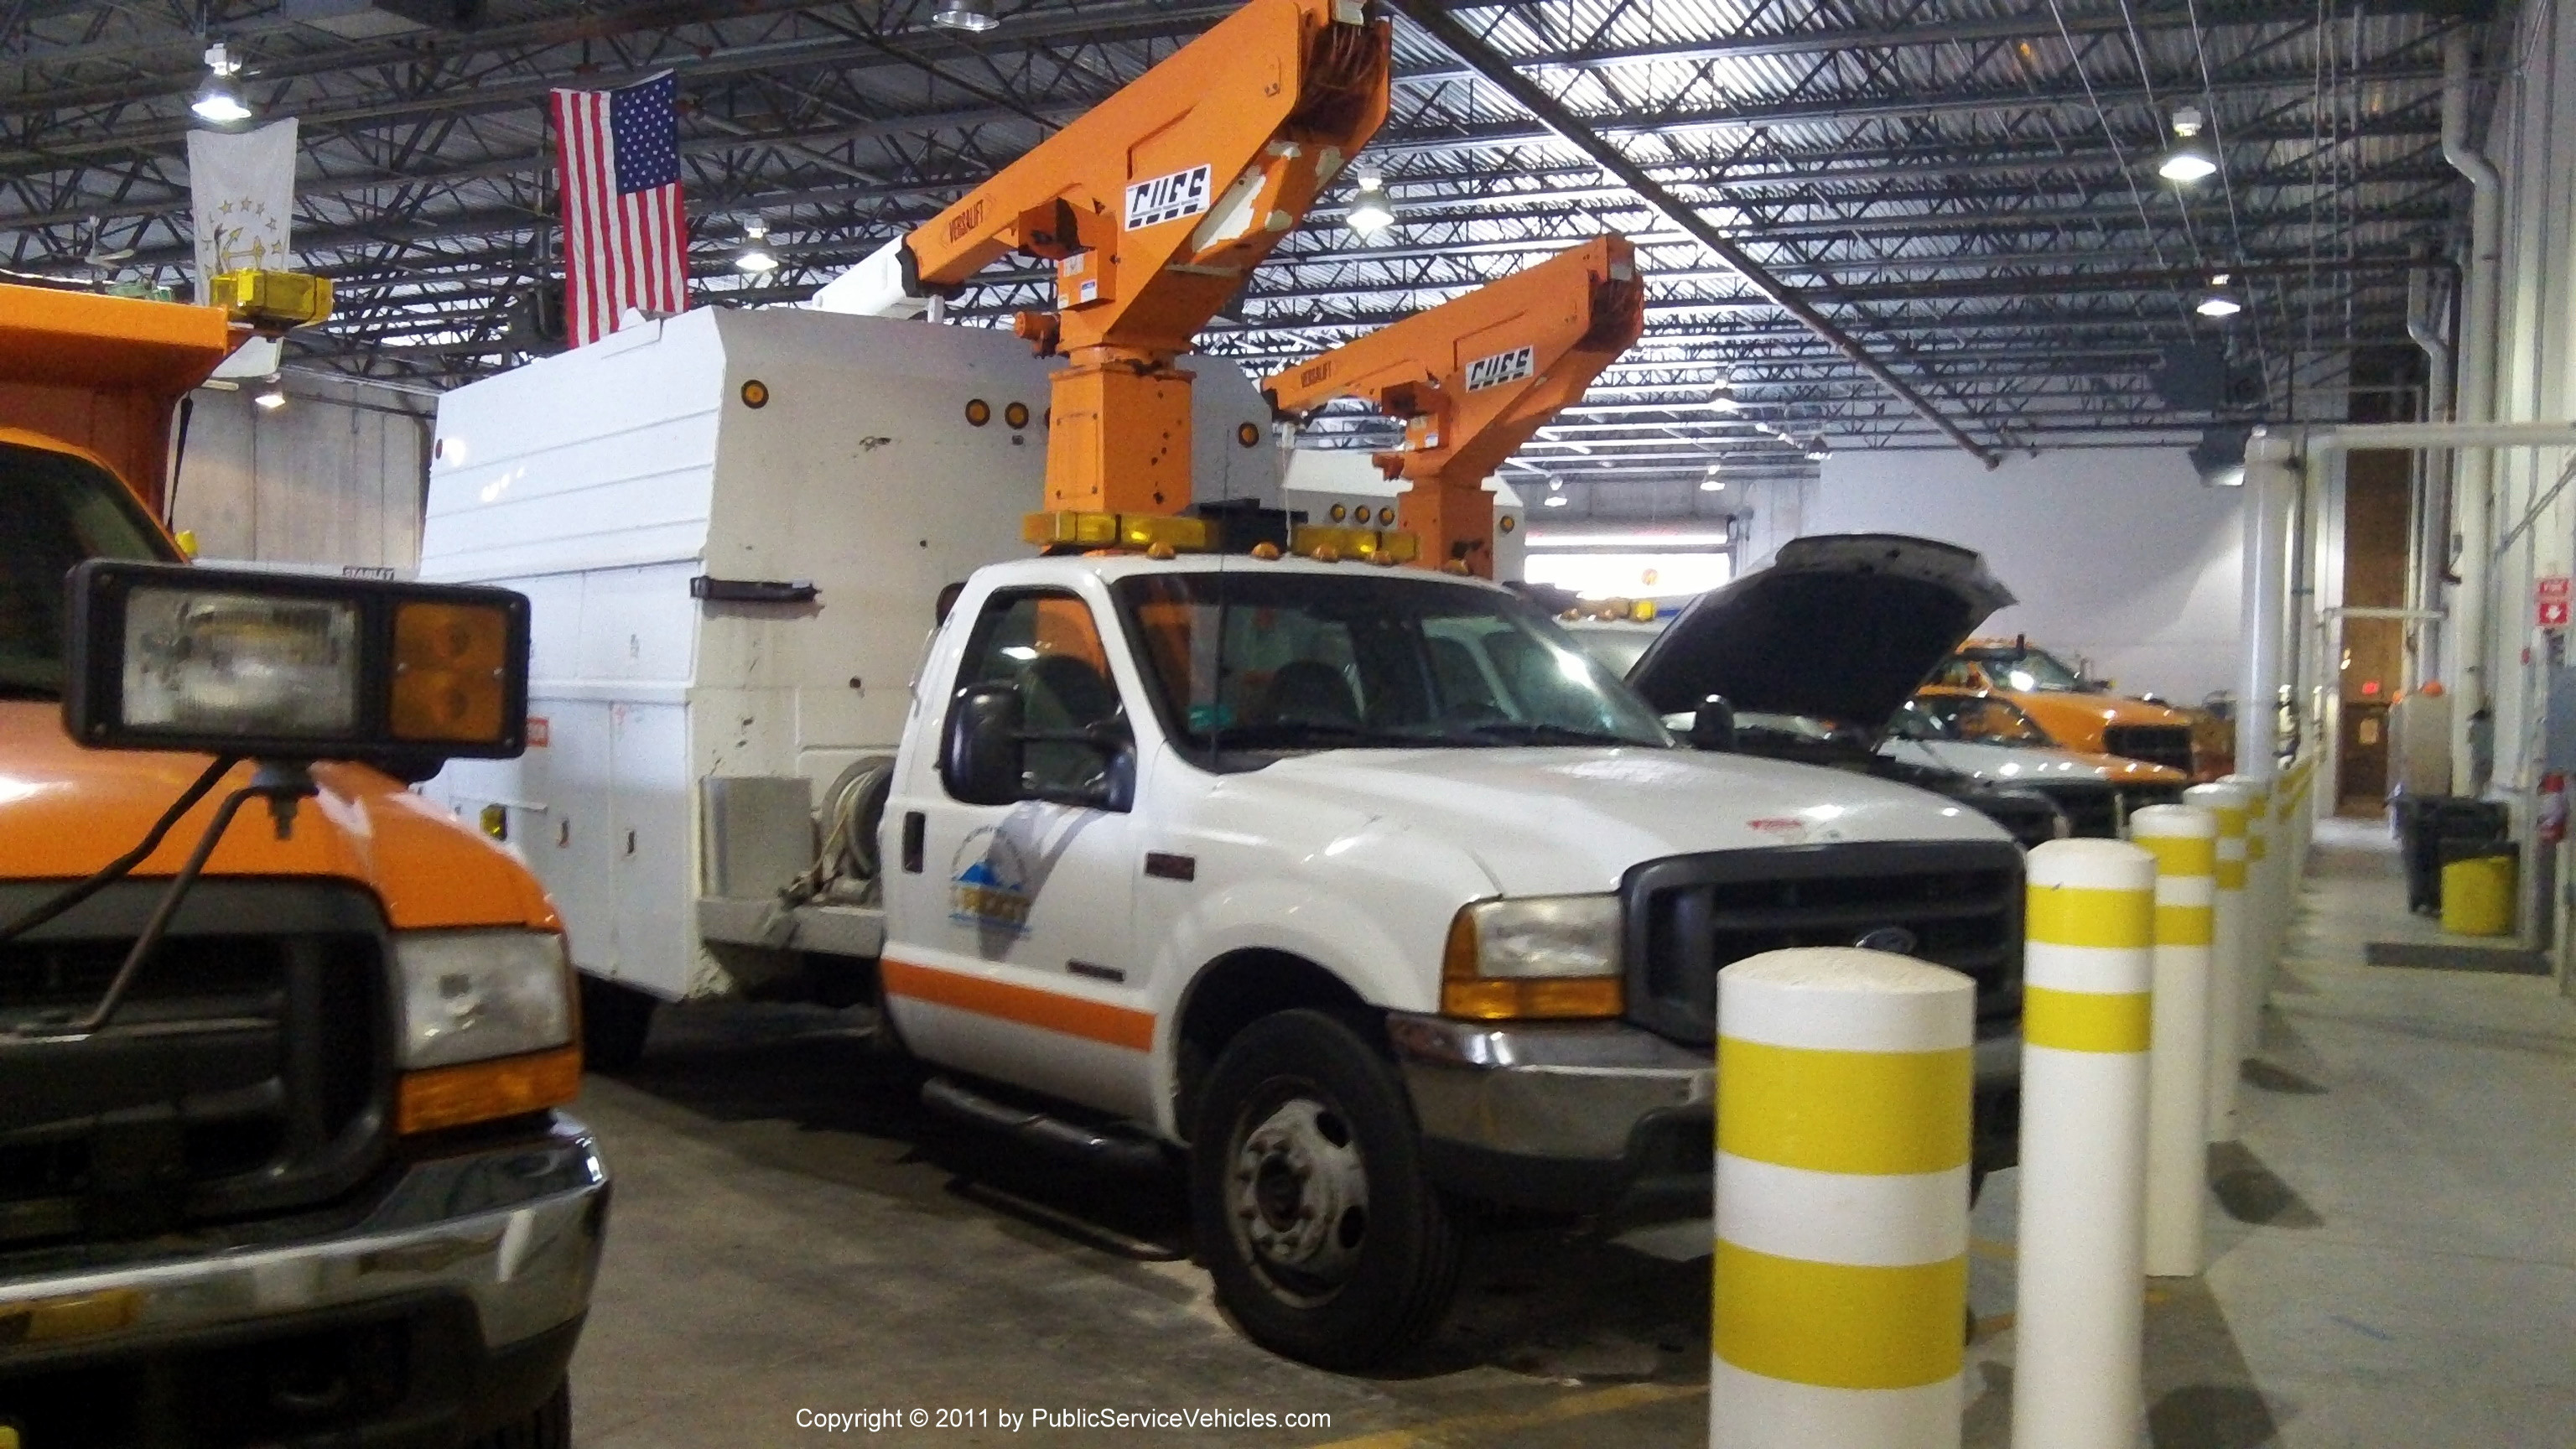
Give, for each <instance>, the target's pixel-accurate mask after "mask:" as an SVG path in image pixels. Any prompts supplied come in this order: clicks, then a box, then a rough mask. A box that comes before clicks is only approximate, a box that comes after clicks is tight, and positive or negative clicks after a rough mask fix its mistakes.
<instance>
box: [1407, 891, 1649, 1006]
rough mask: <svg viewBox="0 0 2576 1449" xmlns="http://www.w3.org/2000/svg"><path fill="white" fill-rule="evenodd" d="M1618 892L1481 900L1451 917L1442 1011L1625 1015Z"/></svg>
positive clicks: (1443, 971)
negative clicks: (1596, 894)
mask: <svg viewBox="0 0 2576 1449" xmlns="http://www.w3.org/2000/svg"><path fill="white" fill-rule="evenodd" d="M1620 934H1621V931H1620V911H1619V898H1618V897H1617V896H1614V895H1598V896H1532V897H1528V898H1526V899H1521V900H1501V901H1478V902H1476V903H1475V904H1473V905H1469V906H1465V907H1462V908H1461V909H1460V910H1459V912H1458V914H1457V915H1456V916H1455V917H1454V918H1452V919H1451V921H1450V922H1449V942H1448V947H1447V949H1446V950H1445V951H1444V952H1443V953H1442V960H1441V971H1440V977H1441V980H1440V1010H1441V1012H1442V1014H1443V1015H1447V1016H1456V1017H1465V1018H1468V1019H1471V1020H1477V1021H1502V1020H1511V1019H1515V1018H1531V1017H1539V1018H1559V1019H1563V1018H1575V1017H1608V1016H1617V1015H1619V1014H1620V1013H1621V1012H1622V1011H1623V1010H1624V1009H1625V1006H1626V993H1625V992H1624V990H1623V989H1622V977H1621V970H1622V968H1621V963H1620V950H1619V942H1620Z"/></svg>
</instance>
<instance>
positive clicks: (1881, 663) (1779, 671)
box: [1628, 533, 2014, 735]
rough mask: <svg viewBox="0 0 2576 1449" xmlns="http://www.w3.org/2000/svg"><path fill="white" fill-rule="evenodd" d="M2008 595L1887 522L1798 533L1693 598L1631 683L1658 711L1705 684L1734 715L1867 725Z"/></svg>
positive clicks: (1975, 559)
mask: <svg viewBox="0 0 2576 1449" xmlns="http://www.w3.org/2000/svg"><path fill="white" fill-rule="evenodd" d="M2013 602H2014V599H2013V596H2012V593H2011V591H2010V590H2008V589H2006V588H2005V587H2004V586H2003V585H2002V584H2001V583H1998V582H1997V581H1996V580H1995V577H1994V576H1993V575H1992V574H1990V573H1988V572H1986V561H1985V560H1984V558H1982V557H1980V556H1979V555H1978V554H1977V553H1976V551H1975V550H1973V549H1965V548H1961V547H1959V546H1958V545H1956V544H1949V543H1940V542H1936V541H1935V540H1932V539H1928V538H1909V537H1907V536H1905V535H1903V534H1893V533H1851V534H1821V535H1817V536H1815V537H1812V538H1798V539H1792V540H1790V541H1789V542H1788V543H1787V544H1785V545H1783V546H1782V547H1781V549H1780V553H1779V557H1778V558H1777V559H1776V560H1775V561H1774V562H1773V563H1772V564H1771V566H1770V567H1768V568H1765V569H1761V570H1758V571H1757V572H1754V573H1750V574H1747V575H1745V576H1744V577H1743V578H1740V579H1738V580H1736V581H1735V582H1734V583H1731V584H1728V585H1727V586H1726V587H1724V588H1722V589H1717V590H1714V591H1712V592H1710V593H1707V594H1703V595H1701V596H1700V598H1699V600H1698V601H1697V602H1696V603H1693V604H1692V605H1691V606H1690V607H1689V608H1687V609H1685V610H1683V611H1682V613H1681V616H1680V617H1679V618H1676V619H1675V620H1673V622H1672V625H1671V627H1669V628H1667V629H1665V630H1664V632H1663V634H1662V635H1661V636H1660V637H1658V638H1657V639H1656V640H1655V642H1654V643H1653V644H1652V645H1650V646H1648V648H1647V650H1646V652H1645V654H1644V656H1643V657H1641V658H1640V659H1638V661H1637V667H1636V668H1635V669H1633V670H1631V671H1630V672H1629V675H1628V683H1629V684H1631V685H1633V686H1635V688H1636V689H1637V691H1638V692H1639V693H1640V694H1643V695H1644V696H1645V697H1646V701H1647V702H1648V703H1649V704H1652V705H1653V706H1654V707H1655V709H1656V710H1657V711H1658V712H1660V713H1664V714H1686V713H1688V712H1690V711H1692V710H1695V709H1697V708H1698V707H1699V704H1700V701H1702V700H1703V699H1706V698H1707V697H1708V696H1710V695H1712V694H1720V695H1724V696H1726V699H1727V702H1728V703H1730V704H1732V705H1734V706H1735V709H1736V712H1737V713H1738V714H1739V715H1742V714H1779V715H1805V716H1809V717H1812V718H1817V719H1825V720H1832V721H1834V722H1836V723H1838V724H1844V725H1850V726H1853V727H1856V728H1859V729H1863V730H1867V731H1870V732H1872V733H1873V735H1874V734H1875V732H1876V731H1878V730H1879V729H1881V728H1883V727H1884V726H1885V724H1886V722H1887V719H1888V717H1889V716H1890V715H1893V714H1894V713H1895V712H1896V707H1897V706H1898V705H1901V704H1903V703H1904V702H1905V700H1906V698H1907V696H1909V695H1911V694H1913V693H1914V690H1915V688H1916V687H1917V686H1918V685H1920V684H1922V682H1923V680H1924V678H1925V676H1927V675H1929V674H1930V673H1931V672H1932V670H1933V668H1934V667H1935V666H1937V665H1938V664H1940V662H1941V661H1942V660H1943V659H1945V658H1948V657H1949V655H1950V651H1952V650H1953V649H1956V648H1958V647H1959V643H1960V641H1962V640H1964V639H1966V638H1967V637H1968V635H1969V634H1970V633H1971V632H1973V631H1974V630H1975V629H1976V627H1977V626H1978V625H1979V624H1981V623H1983V622H1985V619H1986V616H1987V615H1989V614H1992V613H1993V612H1994V611H1996V610H1997V609H2000V608H2003V607H2005V606H2006V605H2008V604H2011V603H2013Z"/></svg>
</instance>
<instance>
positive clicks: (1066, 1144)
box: [921, 1077, 1171, 1174]
mask: <svg viewBox="0 0 2576 1449" xmlns="http://www.w3.org/2000/svg"><path fill="white" fill-rule="evenodd" d="M921 1104H922V1105H923V1106H925V1107H928V1108H929V1109H931V1110H932V1111H934V1112H938V1113H940V1114H942V1115H944V1116H948V1117H953V1118H955V1119H957V1120H959V1121H961V1122H968V1123H972V1124H973V1125H975V1126H978V1127H983V1128H986V1129H989V1130H991V1131H994V1132H999V1133H1002V1134H1003V1135H1005V1136H1008V1137H1011V1138H1014V1139H1016V1140H1017V1141H1020V1142H1022V1143H1025V1144H1027V1145H1028V1146H1030V1147H1032V1148H1035V1149H1036V1150H1037V1151H1040V1152H1043V1153H1046V1154H1047V1155H1048V1156H1050V1157H1059V1158H1064V1159H1068V1160H1070V1161H1074V1162H1087V1163H1091V1164H1094V1165H1096V1166H1100V1167H1106V1168H1109V1169H1111V1170H1113V1171H1118V1172H1128V1173H1139V1174H1142V1173H1158V1172H1164V1171H1167V1170H1169V1168H1170V1166H1171V1156H1170V1154H1168V1153H1167V1152H1165V1151H1164V1148H1163V1144H1161V1143H1159V1142H1156V1141H1153V1140H1152V1139H1150V1138H1144V1137H1137V1136H1133V1135H1130V1134H1128V1133H1125V1132H1120V1131H1118V1130H1116V1129H1115V1128H1099V1127H1086V1126H1084V1125H1082V1124H1081V1123H1078V1122H1071V1121H1067V1120H1066V1119H1064V1118H1062V1117H1056V1116H1050V1115H1049V1114H1047V1113H1045V1112H1040V1111H1037V1110H1035V1109H1034V1108H1029V1107H1015V1106H1012V1105H1010V1104H1009V1103H1006V1102H996V1101H994V1100H993V1099H992V1098H990V1097H987V1096H985V1095H983V1094H982V1093H980V1092H975V1091H971V1090H969V1089H967V1088H965V1087H962V1086H960V1085H958V1084H957V1083H956V1082H955V1081H953V1080H951V1079H949V1078H947V1077H933V1078H931V1079H930V1080H929V1081H927V1082H925V1083H923V1084H922V1087H921Z"/></svg>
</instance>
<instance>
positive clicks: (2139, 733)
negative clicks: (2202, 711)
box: [2102, 725, 2191, 773]
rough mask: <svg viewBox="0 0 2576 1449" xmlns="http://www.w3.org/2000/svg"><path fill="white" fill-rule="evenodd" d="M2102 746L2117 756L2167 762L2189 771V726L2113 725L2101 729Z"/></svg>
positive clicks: (2152, 762)
mask: <svg viewBox="0 0 2576 1449" xmlns="http://www.w3.org/2000/svg"><path fill="white" fill-rule="evenodd" d="M2102 749H2103V752H2104V753H2106V754H2113V755H2118V756H2120V757H2121V758H2122V759H2128V760H2144V761H2146V762H2147V763H2148V764H2150V765H2170V766H2172V767H2173V768H2175V769H2177V770H2181V771H2184V772H2185V773H2189V772H2190V770H2191V726H2189V725H2113V726H2111V727H2110V728H2109V729H2106V730H2104V731H2102Z"/></svg>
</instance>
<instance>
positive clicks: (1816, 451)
mask: <svg viewBox="0 0 2576 1449" xmlns="http://www.w3.org/2000/svg"><path fill="white" fill-rule="evenodd" d="M1833 455H1834V450H1833V449H1831V448H1829V447H1827V446H1825V435H1824V434H1822V433H1818V434H1816V435H1815V436H1814V437H1812V438H1809V439H1808V440H1807V461H1808V462H1810V463H1821V462H1823V461H1825V460H1826V459H1827V458H1830V457H1832V456H1833Z"/></svg>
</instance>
